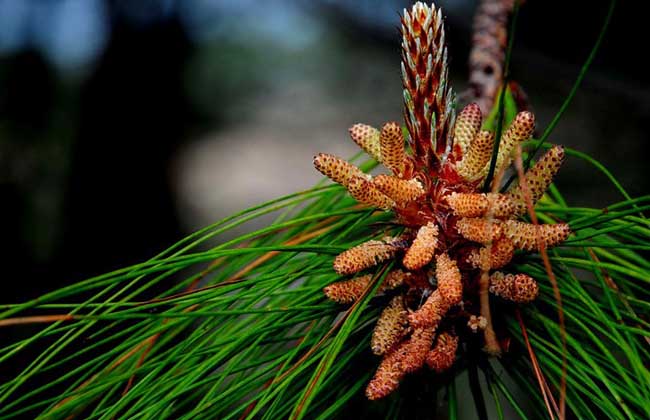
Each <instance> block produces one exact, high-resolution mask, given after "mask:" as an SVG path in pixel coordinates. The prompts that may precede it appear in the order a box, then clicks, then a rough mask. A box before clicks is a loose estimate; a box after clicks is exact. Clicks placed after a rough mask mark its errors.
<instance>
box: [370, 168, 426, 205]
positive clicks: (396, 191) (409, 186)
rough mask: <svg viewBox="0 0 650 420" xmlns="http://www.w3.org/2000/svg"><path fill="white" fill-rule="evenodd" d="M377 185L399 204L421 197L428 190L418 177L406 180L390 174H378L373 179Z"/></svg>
mask: <svg viewBox="0 0 650 420" xmlns="http://www.w3.org/2000/svg"><path fill="white" fill-rule="evenodd" d="M372 183H373V184H374V186H375V187H377V189H378V190H379V191H381V192H382V193H384V194H385V195H387V196H388V197H390V198H392V199H393V200H394V201H395V202H396V203H397V204H406V203H408V202H409V201H413V200H415V199H417V198H419V197H422V196H423V195H424V193H425V192H426V191H424V188H423V187H422V184H420V182H419V181H418V180H417V179H411V180H408V181H406V180H404V179H400V178H397V177H395V176H390V175H378V176H377V177H376V178H375V179H373V180H372Z"/></svg>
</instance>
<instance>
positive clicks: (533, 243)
mask: <svg viewBox="0 0 650 420" xmlns="http://www.w3.org/2000/svg"><path fill="white" fill-rule="evenodd" d="M505 233H506V236H507V237H508V238H509V239H510V240H511V241H512V242H513V243H514V244H515V247H516V248H517V249H523V250H526V251H533V250H537V251H539V240H540V239H541V241H542V243H543V244H544V245H545V246H546V247H547V248H549V247H552V246H556V245H559V244H561V243H562V242H564V241H565V240H566V238H568V237H569V234H570V233H571V229H570V228H569V225H568V224H566V223H558V224H555V225H534V224H532V223H525V222H519V221H516V220H507V221H506V222H505Z"/></svg>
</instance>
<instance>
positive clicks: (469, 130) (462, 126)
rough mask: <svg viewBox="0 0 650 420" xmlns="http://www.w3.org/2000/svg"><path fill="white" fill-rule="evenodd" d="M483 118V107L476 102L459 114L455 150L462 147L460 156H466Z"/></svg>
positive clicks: (455, 129) (455, 130) (455, 134)
mask: <svg viewBox="0 0 650 420" xmlns="http://www.w3.org/2000/svg"><path fill="white" fill-rule="evenodd" d="M482 120H483V115H481V108H479V106H478V105H477V104H475V103H471V104H469V105H467V106H466V107H465V108H463V110H462V111H460V114H458V118H456V126H455V127H454V150H456V148H459V149H460V156H459V157H462V158H464V157H465V155H466V154H467V150H468V149H469V147H470V144H471V143H472V141H473V140H474V137H476V134H478V132H479V130H480V129H481V121H482ZM459 160H460V159H459Z"/></svg>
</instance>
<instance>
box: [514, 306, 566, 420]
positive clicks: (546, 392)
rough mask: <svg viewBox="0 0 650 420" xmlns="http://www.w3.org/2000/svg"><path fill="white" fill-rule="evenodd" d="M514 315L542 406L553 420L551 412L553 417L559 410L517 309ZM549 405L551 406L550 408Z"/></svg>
mask: <svg viewBox="0 0 650 420" xmlns="http://www.w3.org/2000/svg"><path fill="white" fill-rule="evenodd" d="M515 314H516V315H517V320H518V321H519V327H520V328H521V333H522V335H523V337H524V342H525V343H526V349H528V355H529V357H530V362H531V364H532V365H533V371H534V372H535V377H536V378H537V383H538V384H539V389H540V391H541V392H542V397H544V404H546V409H547V410H548V416H549V418H550V419H551V420H552V419H554V418H555V416H554V415H553V410H555V415H559V413H560V410H559V409H558V407H557V403H556V402H555V399H554V398H553V394H552V393H551V389H550V387H549V386H548V383H547V382H546V378H545V377H544V373H543V372H542V369H541V367H540V366H539V362H538V361H537V356H536V355H535V351H534V350H533V347H532V346H531V345H530V341H529V340H528V332H527V331H526V326H525V325H524V320H523V318H522V317H521V312H520V311H519V309H516V310H515ZM551 405H552V406H553V407H552V408H551Z"/></svg>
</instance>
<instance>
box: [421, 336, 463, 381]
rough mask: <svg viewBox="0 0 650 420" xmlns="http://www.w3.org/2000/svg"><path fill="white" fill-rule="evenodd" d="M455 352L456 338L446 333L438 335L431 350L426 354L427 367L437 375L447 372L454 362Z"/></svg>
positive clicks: (456, 346) (456, 348)
mask: <svg viewBox="0 0 650 420" xmlns="http://www.w3.org/2000/svg"><path fill="white" fill-rule="evenodd" d="M456 350H458V337H457V336H455V335H451V334H449V333H447V332H443V333H440V334H439V335H438V338H437V339H436V344H435V345H434V346H433V349H431V350H430V351H429V353H428V354H427V358H426V364H427V366H429V367H430V368H431V369H433V370H434V371H436V372H437V373H442V372H444V371H446V370H448V369H449V368H451V366H452V365H453V364H454V362H455V361H456Z"/></svg>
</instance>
